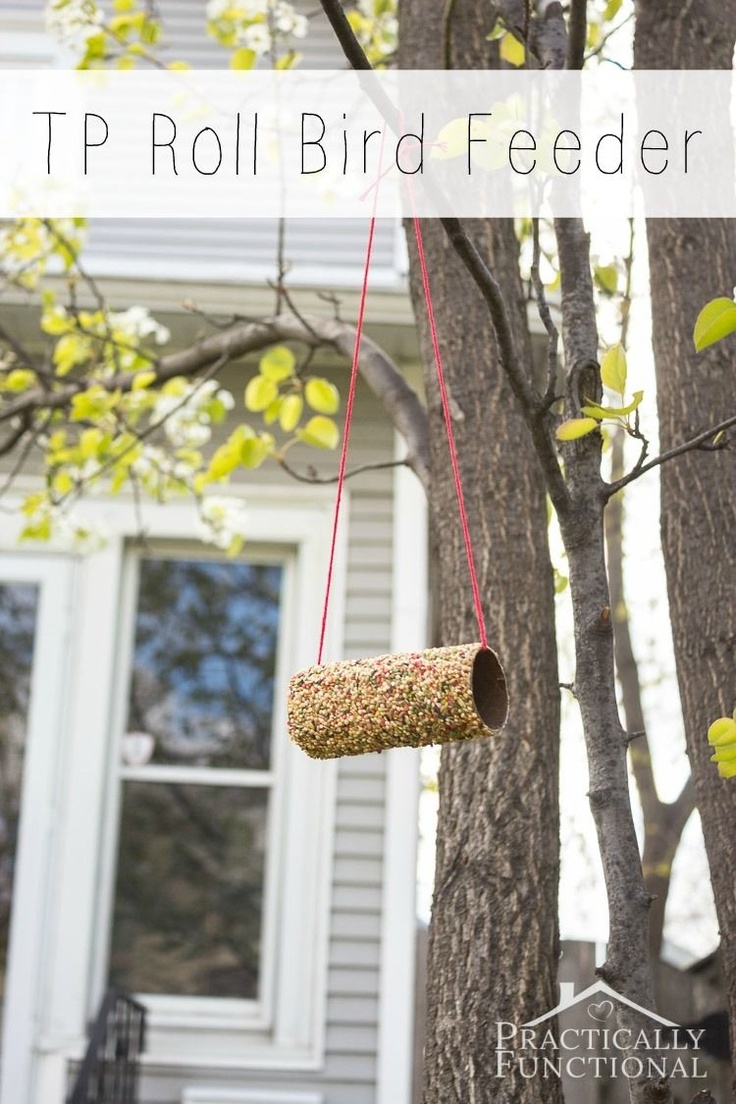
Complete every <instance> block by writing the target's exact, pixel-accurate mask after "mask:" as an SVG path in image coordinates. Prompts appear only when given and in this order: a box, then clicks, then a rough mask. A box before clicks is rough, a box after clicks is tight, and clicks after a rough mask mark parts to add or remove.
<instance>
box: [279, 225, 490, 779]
mask: <svg viewBox="0 0 736 1104" xmlns="http://www.w3.org/2000/svg"><path fill="white" fill-rule="evenodd" d="M413 221H414V232H415V236H416V243H417V251H418V256H419V263H420V268H421V272H422V281H423V285H424V296H425V300H426V304H427V312H428V318H429V326H430V331H431V334H432V344H433V348H434V358H435V364H436V367H437V378H438V381H439V387H440V394H441V397H442V408H443V413H444V419H445V428H446V430H447V440H448V444H449V449H450V459H451V463H452V469H453V475H454V479H455V490H456V493H457V501H458V507H459V511H460V520H461V523H462V528H463V536H464V538H465V551H466V554H467V560H468V568H469V571H470V581H471V586H472V590H473V599H474V603H475V612H476V617H477V619H478V628H479V633H480V642H479V643H474V644H460V645H457V646H454V647H446V648H429V649H427V650H425V651H421V652H400V653H394V654H390V655H381V656H376V657H373V658H370V659H358V660H343V661H341V662H338V663H322V653H323V649H324V641H325V629H326V623H327V610H328V607H329V599H330V589H331V584H332V574H333V566H334V558H335V545H336V537H337V528H338V522H339V514H340V504H341V500H342V491H343V485H344V481H345V465H346V460H347V448H348V438H349V434H350V424H351V419H352V412H353V404H354V398H355V387H356V382H357V374H358V363H359V356H360V339H361V334H362V329H363V317H364V313H365V301H366V295H367V285H368V271H369V267H370V259H371V254H372V250H373V236H374V228H375V211H374V214H373V217H372V218H371V223H370V229H369V234H368V246H367V249H366V258H365V268H364V272H363V285H362V289H361V297H360V307H359V310H358V321H357V324H356V331H355V349H354V353H353V364H352V372H351V377H350V388H349V392H348V398H347V402H346V409H345V427H344V430H343V443H342V453H341V457H340V468H339V474H338V480H337V495H336V500H335V513H334V520H333V530H332V547H331V551H330V562H329V568H328V572H327V586H326V593H325V601H324V609H323V612H322V630H321V635H320V642H319V650H318V658H317V664H316V665H315V666H313V667H307V668H306V669H305V670H303V671H299V672H297V674H295V675H293V676H292V678H291V680H290V683H289V698H288V728H289V734H290V736H291V738H292V739H293V740H294V741H295V742H296V743H297V744H298V745H299V746H300V747H301V748H302V749H303V750H304V751H305V752H306V753H307V755H310V756H311V757H312V758H314V759H333V758H337V757H338V756H342V755H362V754H363V753H365V752H369V751H385V750H387V749H388V748H394V747H423V746H425V745H427V744H437V743H447V742H449V741H454V740H472V739H475V738H476V737H482V736H491V735H493V734H494V733H495V732H497V731H498V730H499V729H500V728H502V727H503V725H504V724H505V721H506V715H507V712H508V696H507V691H506V679H505V677H504V673H503V668H502V667H501V664H500V662H499V660H498V657H497V656H496V654H495V652H493V651H492V650H491V649H490V648H489V647H488V641H487V638H486V631H485V622H484V618H483V609H482V605H481V600H480V590H479V587H478V580H477V576H476V572H475V565H474V560H473V551H472V546H471V541H470V530H469V526H468V521H467V515H466V512H465V502H464V497H463V491H462V484H461V481H460V470H459V465H458V461H457V454H456V451H455V441H454V435H453V432H452V421H451V417H450V408H449V400H448V396H447V389H446V387H445V379H444V372H443V368H442V359H441V356H440V349H439V340H438V337H437V329H436V326H435V321H434V311H433V308H432V299H431V294H430V288H429V277H428V273H427V266H426V260H425V256H424V248H423V243H422V234H421V227H420V224H419V220H418V219H417V218H416V217H415V218H414V220H413Z"/></svg>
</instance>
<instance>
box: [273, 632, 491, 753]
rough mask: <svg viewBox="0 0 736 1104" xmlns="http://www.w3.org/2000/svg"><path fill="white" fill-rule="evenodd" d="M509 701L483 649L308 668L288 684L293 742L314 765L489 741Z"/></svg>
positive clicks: (406, 654)
mask: <svg viewBox="0 0 736 1104" xmlns="http://www.w3.org/2000/svg"><path fill="white" fill-rule="evenodd" d="M507 713H508V694H507V691H506V678H505V676H504V673H503V668H502V667H501V664H500V663H499V661H498V657H497V656H496V654H495V652H493V651H491V649H490V648H483V647H482V646H481V645H480V644H461V645H459V646H457V647H451V648H430V649H428V650H426V651H423V652H398V653H396V654H392V655H382V656H376V657H374V658H372V659H358V660H345V661H342V662H340V663H325V664H321V665H320V666H317V667H307V668H305V670H303V671H298V672H297V674H295V675H293V676H292V678H291V681H290V683H289V700H288V726H289V734H290V736H291V738H292V740H294V741H295V742H296V743H297V744H298V745H299V747H301V748H302V749H303V750H304V751H305V752H306V753H307V755H311V756H312V758H313V759H334V758H336V757H337V756H340V755H362V754H363V753H364V752H368V751H384V750H386V749H387V748H394V747H423V746H425V745H426V744H439V743H447V742H448V741H451V740H473V739H475V738H476V737H479V736H491V735H493V733H495V732H498V730H499V729H500V728H502V727H503V725H504V724H505V722H506V716H507Z"/></svg>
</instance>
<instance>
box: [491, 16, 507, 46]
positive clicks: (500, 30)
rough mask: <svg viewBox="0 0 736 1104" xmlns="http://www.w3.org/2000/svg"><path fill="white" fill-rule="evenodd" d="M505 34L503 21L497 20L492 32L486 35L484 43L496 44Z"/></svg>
mask: <svg viewBox="0 0 736 1104" xmlns="http://www.w3.org/2000/svg"><path fill="white" fill-rule="evenodd" d="M505 34H506V27H505V26H504V22H503V19H497V20H496V22H495V24H494V27H493V30H492V31H491V32H490V33H489V34H487V35H486V42H496V41H497V40H498V39H499V38H503V36H504V35H505Z"/></svg>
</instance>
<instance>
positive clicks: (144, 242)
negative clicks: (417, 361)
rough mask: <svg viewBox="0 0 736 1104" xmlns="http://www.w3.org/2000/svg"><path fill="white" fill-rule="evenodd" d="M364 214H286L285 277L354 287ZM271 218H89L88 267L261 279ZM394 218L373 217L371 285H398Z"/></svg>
mask: <svg viewBox="0 0 736 1104" xmlns="http://www.w3.org/2000/svg"><path fill="white" fill-rule="evenodd" d="M367 233H368V222H367V220H364V219H290V220H288V221H287V223H286V230H285V235H284V238H285V244H284V259H285V261H286V263H287V265H288V269H289V270H288V276H287V279H288V281H289V283H290V284H292V285H294V284H303V285H317V286H320V287H324V288H331V287H338V288H339V287H355V286H357V284H358V283H359V281H360V277H361V274H362V260H363V256H364V254H365V247H366V240H367ZM277 239H278V228H277V221H276V220H275V219H218V218H200V219H180V218H172V219H109V218H105V219H93V220H92V221H91V223H90V229H89V241H88V247H87V249H86V251H85V260H86V263H87V267H88V268H89V270H90V271H91V272H93V273H94V274H95V275H97V276H119V277H128V278H133V279H148V280H177V281H184V282H187V283H191V282H196V281H198V280H212V281H216V282H220V283H229V282H233V283H235V282H237V283H263V282H265V281H266V280H273V279H274V278H275V276H276V273H277ZM400 258H401V248H400V242H399V237H398V231H397V225H396V223H394V221H393V220H391V219H380V220H379V221H378V222H377V224H376V234H375V239H374V252H373V260H372V264H371V285H372V286H373V287H384V288H385V287H396V288H397V289H400V288H401V287H402V286H403V278H402V275H401V272H400V267H401V260H400Z"/></svg>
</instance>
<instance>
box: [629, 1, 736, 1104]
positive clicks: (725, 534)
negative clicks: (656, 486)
mask: <svg viewBox="0 0 736 1104" xmlns="http://www.w3.org/2000/svg"><path fill="white" fill-rule="evenodd" d="M734 39H736V6H734V5H733V4H732V3H729V4H723V3H722V2H721V0H703V2H702V3H700V4H690V5H685V6H683V5H682V4H680V3H679V2H678V0H639V3H638V7H637V23H636V51H635V60H636V65H637V67H638V68H642V69H660V68H665V69H705V68H709V69H730V68H731V66H732V60H733V49H734ZM647 236H648V241H649V252H650V256H651V258H652V261H651V266H650V267H651V288H652V317H653V331H654V351H655V360H656V369H657V404H658V409H659V420H660V437H661V443H662V448H663V449H668V448H670V447H673V446H676V445H677V444H679V443H680V442H681V441H683V440H685V439H687V438H688V437H691V436H693V435H694V434H695V433H697V432H698V431H700V430H703V429H706V428H707V427H708V426H709V425H712V424H714V423H715V422H718V421H719V420H720V419H721V418H722V417H723V416H724V414H728V413H729V412H730V411H732V410H733V407H734V344H733V339H731V340H730V341H728V342H726V343H723V344H720V345H716V346H715V347H714V348H712V349H710V350H707V351H706V352H705V353H701V354H699V355H697V356H696V354H695V352H694V349H693V342H692V332H693V325H694V323H695V319H696V317H697V315H698V312H699V310H700V309H701V307H702V306H703V305H704V303H705V302H707V301H708V300H709V299H712V298H715V297H716V296H719V295H730V293H731V289H732V287H733V285H734V281H736V225H734V223H733V221H727V220H719V219H710V220H707V221H706V220H695V219H689V220H684V219H682V220H662V219H656V220H655V219H651V220H649V222H648V225H647ZM734 503H736V453H734V451H733V450H724V451H721V452H715V453H713V452H688V453H686V454H685V455H683V456H681V457H679V458H677V459H676V460H674V461H672V463H670V464H667V465H666V466H665V467H664V468H663V470H662V548H663V551H664V555H665V565H666V571H667V588H668V595H669V604H670V613H671V619H672V628H673V634H674V644H675V658H676V662H677V675H678V681H679V685H680V696H681V698H682V707H683V714H684V718H685V731H686V737H687V746H688V752H689V755H690V762H691V766H692V771H693V778H694V783H695V794H696V802H697V805H698V808H699V810H700V815H701V818H702V821H703V832H704V835H705V844H706V849H707V852H708V859H709V862H710V868H711V880H712V883H713V892H714V895H715V900H716V909H717V913H718V920H719V926H720V929H721V940H722V942H721V946H722V952H723V966H724V972H725V976H726V985H727V991H728V1005H729V1010H730V1017H731V1050H732V1053H733V1054H734V1056H736V785H734V783H733V781H731V780H724V779H721V778H720V777H719V775H718V773H717V771H716V769H715V765H714V764H713V763H711V762H710V761H709V757H710V748H709V746H708V743H707V741H706V732H707V729H708V725H709V723H710V721H712V720H714V719H715V717H716V716H718V715H720V714H730V713H731V711H732V710H733V708H734V705H736V655H735V652H736V646H735V641H736V634H735V633H734V625H733V603H734V594H735V593H736V557H735V556H734V543H733V537H734V523H735V522H736V507H735V506H734ZM734 1092H735V1093H736V1072H735V1074H734Z"/></svg>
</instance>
